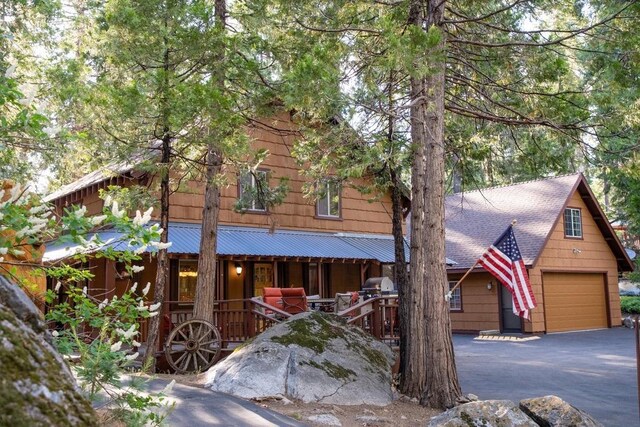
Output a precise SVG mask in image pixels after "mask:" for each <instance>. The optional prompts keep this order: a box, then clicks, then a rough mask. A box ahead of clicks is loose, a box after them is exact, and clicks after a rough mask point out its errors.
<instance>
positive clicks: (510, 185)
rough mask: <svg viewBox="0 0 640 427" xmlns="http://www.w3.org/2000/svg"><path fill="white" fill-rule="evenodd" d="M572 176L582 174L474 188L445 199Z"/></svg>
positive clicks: (572, 173) (568, 174)
mask: <svg viewBox="0 0 640 427" xmlns="http://www.w3.org/2000/svg"><path fill="white" fill-rule="evenodd" d="M572 175H576V177H578V176H580V175H582V172H571V173H565V174H561V175H557V176H548V177H544V178H536V179H529V180H527V181H520V182H514V183H511V184H503V185H496V186H493V187H485V188H476V189H475V190H468V191H459V192H457V193H452V194H449V195H447V196H446V197H450V196H457V195H460V194H468V193H477V192H483V191H490V190H498V189H501V188H507V187H515V186H518V185H524V184H531V183H534V182H540V181H550V180H552V179H559V178H566V177H568V176H572Z"/></svg>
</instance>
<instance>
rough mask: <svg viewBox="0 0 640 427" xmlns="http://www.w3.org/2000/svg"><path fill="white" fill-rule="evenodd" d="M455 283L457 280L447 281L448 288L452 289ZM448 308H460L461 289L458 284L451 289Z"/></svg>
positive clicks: (454, 309) (459, 309) (457, 309)
mask: <svg viewBox="0 0 640 427" xmlns="http://www.w3.org/2000/svg"><path fill="white" fill-rule="evenodd" d="M456 283H458V282H449V290H451V289H453V287H454V286H455V285H456ZM449 310H451V311H461V310H462V289H460V286H458V287H457V288H455V289H454V290H453V292H451V299H449Z"/></svg>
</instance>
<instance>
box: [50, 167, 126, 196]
mask: <svg viewBox="0 0 640 427" xmlns="http://www.w3.org/2000/svg"><path fill="white" fill-rule="evenodd" d="M133 168H134V164H132V163H129V162H122V163H113V164H111V165H109V166H107V167H105V168H103V169H99V170H96V171H93V172H90V173H88V174H86V175H85V176H83V177H81V178H79V179H77V180H75V181H73V182H71V183H69V184H66V185H63V186H62V187H60V188H58V189H57V190H56V191H54V192H53V193H50V194H47V195H46V196H45V197H43V200H44V201H45V202H52V201H54V200H56V199H59V198H61V197H64V196H67V195H69V194H71V193H75V192H76V191H78V190H83V189H85V188H87V187H91V186H92V185H94V184H100V183H102V182H104V181H108V180H111V179H113V178H115V177H118V176H121V175H124V174H126V173H128V172H131V171H132V170H133Z"/></svg>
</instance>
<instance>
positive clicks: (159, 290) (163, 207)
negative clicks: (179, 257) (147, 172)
mask: <svg viewBox="0 0 640 427" xmlns="http://www.w3.org/2000/svg"><path fill="white" fill-rule="evenodd" d="M165 130H166V131H167V132H165V136H164V138H163V139H162V161H161V164H162V171H161V173H162V178H161V180H160V227H161V228H162V234H161V235H160V241H161V242H162V243H167V242H168V241H169V159H170V156H171V137H170V136H169V135H168V129H165ZM157 265H158V266H157V270H156V283H155V286H154V288H153V289H154V290H153V302H154V304H158V303H159V304H161V307H160V314H159V315H157V316H154V317H151V318H149V329H148V335H147V352H146V355H145V361H144V365H143V366H144V368H145V370H146V371H147V372H150V373H154V372H155V371H156V357H155V356H156V350H157V349H158V338H159V332H160V321H161V320H162V316H163V314H164V307H162V304H163V302H164V292H165V286H166V282H167V277H168V276H169V255H168V253H167V249H161V250H159V251H158V256H157Z"/></svg>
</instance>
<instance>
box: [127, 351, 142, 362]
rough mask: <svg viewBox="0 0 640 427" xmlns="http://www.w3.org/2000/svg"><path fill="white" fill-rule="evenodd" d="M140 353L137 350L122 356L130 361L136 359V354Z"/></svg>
mask: <svg viewBox="0 0 640 427" xmlns="http://www.w3.org/2000/svg"><path fill="white" fill-rule="evenodd" d="M139 355H140V353H138V352H137V351H136V352H135V353H133V354H130V355H128V356H125V357H124V358H125V359H127V361H129V362H132V361H134V360H136V359H137V358H138V356H139Z"/></svg>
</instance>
